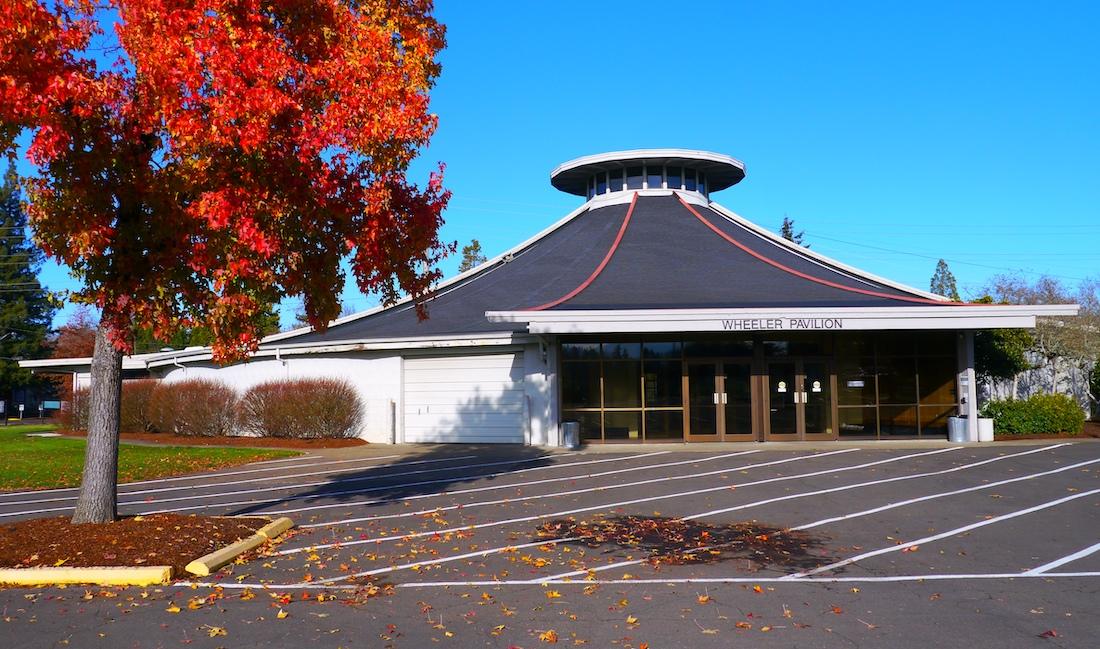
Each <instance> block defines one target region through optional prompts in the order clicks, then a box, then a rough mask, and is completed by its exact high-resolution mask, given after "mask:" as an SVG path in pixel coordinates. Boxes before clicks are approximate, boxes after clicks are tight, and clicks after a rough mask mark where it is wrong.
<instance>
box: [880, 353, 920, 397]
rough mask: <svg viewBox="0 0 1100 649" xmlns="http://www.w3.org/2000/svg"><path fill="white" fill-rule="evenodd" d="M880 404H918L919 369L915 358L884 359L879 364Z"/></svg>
mask: <svg viewBox="0 0 1100 649" xmlns="http://www.w3.org/2000/svg"><path fill="white" fill-rule="evenodd" d="M877 366H878V367H877V370H878V402H879V403H880V404H882V403H916V402H917V367H916V359H915V358H911V357H910V358H882V357H879V359H878V364H877Z"/></svg>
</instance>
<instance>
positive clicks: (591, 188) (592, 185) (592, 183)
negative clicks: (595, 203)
mask: <svg viewBox="0 0 1100 649" xmlns="http://www.w3.org/2000/svg"><path fill="white" fill-rule="evenodd" d="M595 193H596V179H595V178H589V179H588V187H587V194H588V198H589V200H591V199H592V196H593V195H595Z"/></svg>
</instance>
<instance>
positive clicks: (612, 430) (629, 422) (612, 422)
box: [603, 412, 642, 441]
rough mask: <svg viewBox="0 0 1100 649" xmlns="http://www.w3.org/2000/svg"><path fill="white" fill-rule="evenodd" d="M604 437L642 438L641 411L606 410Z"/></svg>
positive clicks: (609, 438) (604, 415) (608, 438)
mask: <svg viewBox="0 0 1100 649" xmlns="http://www.w3.org/2000/svg"><path fill="white" fill-rule="evenodd" d="M603 432H604V439H607V440H612V439H627V440H630V439H633V440H639V441H640V440H641V439H642V413H641V412H605V413H604V414H603Z"/></svg>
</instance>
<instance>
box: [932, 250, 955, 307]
mask: <svg viewBox="0 0 1100 649" xmlns="http://www.w3.org/2000/svg"><path fill="white" fill-rule="evenodd" d="M930 290H931V291H932V292H933V293H935V294H936V295H942V296H944V297H946V298H948V299H950V300H951V301H953V302H962V298H960V297H959V288H958V286H956V285H955V276H954V275H953V274H951V269H950V268H948V267H947V262H946V261H944V260H942V259H941V260H940V261H939V263H938V264H936V272H935V273H933V274H932V282H931V286H930Z"/></svg>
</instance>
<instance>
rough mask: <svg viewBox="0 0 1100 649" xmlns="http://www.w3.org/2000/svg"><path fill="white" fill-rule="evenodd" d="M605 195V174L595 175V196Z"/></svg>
mask: <svg viewBox="0 0 1100 649" xmlns="http://www.w3.org/2000/svg"><path fill="white" fill-rule="evenodd" d="M606 193H607V174H596V195H597V196H598V195H600V194H606Z"/></svg>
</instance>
